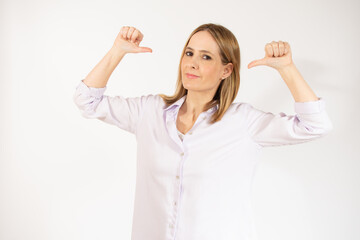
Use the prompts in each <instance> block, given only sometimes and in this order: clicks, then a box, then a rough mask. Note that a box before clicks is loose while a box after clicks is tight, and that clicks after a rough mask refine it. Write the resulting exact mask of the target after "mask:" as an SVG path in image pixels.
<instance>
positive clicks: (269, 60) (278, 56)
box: [248, 41, 293, 71]
mask: <svg viewBox="0 0 360 240" xmlns="http://www.w3.org/2000/svg"><path fill="white" fill-rule="evenodd" d="M292 64H293V61H292V58H291V49H290V45H289V43H287V42H282V41H279V42H275V41H272V42H271V43H267V44H266V45H265V57H264V58H263V59H258V60H254V61H252V62H250V63H249V64H248V68H252V67H255V66H259V65H265V66H269V67H272V68H275V69H276V70H278V71H279V70H282V69H283V68H285V67H287V66H291V65H292Z"/></svg>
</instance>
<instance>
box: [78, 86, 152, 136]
mask: <svg viewBox="0 0 360 240" xmlns="http://www.w3.org/2000/svg"><path fill="white" fill-rule="evenodd" d="M106 88H107V87H106V86H105V87H103V88H94V87H88V86H87V85H86V84H85V83H84V82H83V80H81V81H80V83H79V85H78V86H77V87H76V90H75V93H74V95H73V100H74V102H75V104H76V106H77V107H78V108H79V110H80V112H81V115H82V116H83V117H85V118H89V119H93V118H95V119H99V120H101V121H103V122H106V123H108V124H111V125H115V126H117V127H119V128H121V129H123V130H125V131H128V132H130V133H133V134H136V130H137V125H138V122H139V120H140V118H141V115H142V112H143V110H144V106H145V104H146V102H147V101H148V100H149V98H150V97H151V96H153V95H152V94H149V95H143V96H141V97H128V98H126V97H123V96H114V97H111V96H107V95H104V92H105V90H106Z"/></svg>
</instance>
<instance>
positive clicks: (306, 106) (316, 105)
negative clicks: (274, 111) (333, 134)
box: [294, 97, 325, 114]
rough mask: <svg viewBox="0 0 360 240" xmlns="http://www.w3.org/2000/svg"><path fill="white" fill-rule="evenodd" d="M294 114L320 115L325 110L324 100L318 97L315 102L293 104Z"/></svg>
mask: <svg viewBox="0 0 360 240" xmlns="http://www.w3.org/2000/svg"><path fill="white" fill-rule="evenodd" d="M294 106H295V112H296V113H300V114H313V113H320V112H322V111H323V110H324V109H325V100H324V99H323V98H322V97H319V100H317V101H310V102H295V105H294Z"/></svg>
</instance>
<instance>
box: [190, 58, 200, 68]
mask: <svg viewBox="0 0 360 240" xmlns="http://www.w3.org/2000/svg"><path fill="white" fill-rule="evenodd" d="M190 66H191V67H192V68H194V69H197V68H198V67H199V65H198V63H197V60H195V59H194V58H193V59H191V60H190Z"/></svg>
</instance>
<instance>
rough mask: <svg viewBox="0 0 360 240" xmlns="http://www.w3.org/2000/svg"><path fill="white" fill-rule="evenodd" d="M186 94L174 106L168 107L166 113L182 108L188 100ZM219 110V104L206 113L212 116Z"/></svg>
mask: <svg viewBox="0 0 360 240" xmlns="http://www.w3.org/2000/svg"><path fill="white" fill-rule="evenodd" d="M186 96H187V95H186V94H185V95H184V96H182V97H181V98H180V99H178V100H177V101H176V102H174V103H173V104H171V105H169V106H168V107H166V108H165V109H164V111H165V112H167V111H169V110H175V109H176V110H178V109H179V108H180V106H181V105H182V104H183V103H184V101H185V99H186ZM218 108H219V104H216V105H215V106H214V107H212V108H210V109H208V110H207V111H206V113H208V114H211V113H213V112H215V111H216V110H217V109H218ZM176 112H177V111H174V113H176Z"/></svg>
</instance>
